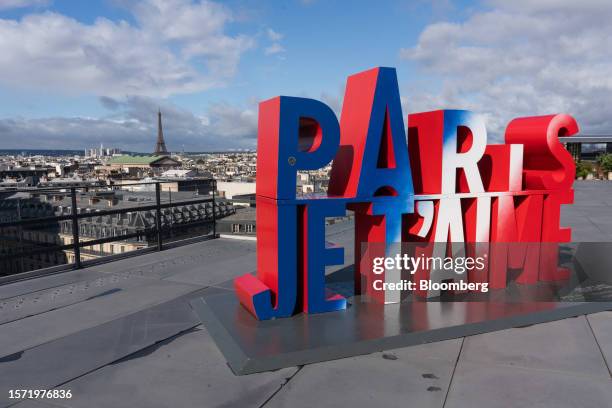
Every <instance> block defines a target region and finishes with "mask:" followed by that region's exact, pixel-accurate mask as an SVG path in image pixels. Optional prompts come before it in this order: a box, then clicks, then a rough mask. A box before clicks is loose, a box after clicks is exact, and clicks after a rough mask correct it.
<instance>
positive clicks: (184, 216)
mask: <svg viewBox="0 0 612 408" xmlns="http://www.w3.org/2000/svg"><path fill="white" fill-rule="evenodd" d="M215 191H216V181H215V180H214V179H200V180H197V181H195V182H194V180H189V182H188V183H187V182H180V181H156V182H147V183H131V184H122V185H110V186H95V187H92V186H70V187H59V188H31V189H16V190H10V191H6V190H5V191H0V283H2V281H7V280H14V279H15V278H19V277H21V276H24V273H26V275H28V274H32V272H36V271H38V273H36V274H41V273H45V272H46V271H48V272H55V271H58V270H65V269H68V268H74V269H78V268H82V267H83V266H86V265H89V264H93V263H97V262H105V261H108V260H112V259H116V258H118V257H123V256H129V255H135V254H140V253H142V252H144V251H152V250H157V251H161V250H163V249H164V248H165V247H167V246H169V245H172V246H174V245H180V244H181V243H188V242H193V241H197V240H202V239H211V238H216V237H217V232H216V221H217V219H218V218H222V217H224V216H226V215H230V214H232V213H233V212H234V209H233V207H232V206H231V204H230V203H229V202H227V201H225V200H219V199H217V198H216V197H215ZM7 277H8V278H7Z"/></svg>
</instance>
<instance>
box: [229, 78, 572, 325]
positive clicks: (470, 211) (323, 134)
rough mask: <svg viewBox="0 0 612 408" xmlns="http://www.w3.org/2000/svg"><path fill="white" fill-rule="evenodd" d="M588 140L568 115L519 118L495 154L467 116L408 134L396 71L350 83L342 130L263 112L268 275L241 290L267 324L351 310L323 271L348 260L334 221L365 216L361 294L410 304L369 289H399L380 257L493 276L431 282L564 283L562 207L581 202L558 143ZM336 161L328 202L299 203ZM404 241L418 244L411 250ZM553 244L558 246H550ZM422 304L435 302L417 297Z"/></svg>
mask: <svg viewBox="0 0 612 408" xmlns="http://www.w3.org/2000/svg"><path fill="white" fill-rule="evenodd" d="M577 131H578V125H577V123H576V121H575V120H574V119H573V118H572V117H571V116H569V115H550V116H536V117H528V118H518V119H514V120H512V121H511V122H510V123H509V124H508V126H507V128H506V132H505V143H504V144H497V145H495V144H491V145H488V144H487V133H486V129H485V125H484V121H483V119H482V118H481V117H480V116H478V115H476V114H474V113H472V112H469V111H462V110H438V111H433V112H422V113H415V114H410V115H408V131H407V132H406V130H405V127H404V121H403V117H402V108H401V104H400V96H399V90H398V85H397V77H396V73H395V70H394V69H392V68H375V69H372V70H369V71H365V72H362V73H359V74H356V75H353V76H351V77H349V78H348V81H347V85H346V93H345V95H344V103H343V107H342V114H341V117H340V122H338V119H337V118H336V115H335V114H334V112H332V110H331V109H330V108H329V107H328V106H327V105H325V104H324V103H322V102H319V101H316V100H312V99H304V98H294V97H286V96H279V97H276V98H273V99H270V100H267V101H264V102H262V103H261V104H260V106H259V127H258V149H257V197H256V205H257V274H256V276H254V275H251V274H247V275H244V276H241V277H239V278H237V279H236V280H235V282H234V286H235V289H236V293H237V296H238V298H239V300H240V302H241V303H242V305H243V306H244V307H245V308H246V309H248V310H249V311H250V312H251V313H252V314H253V315H254V316H255V317H256V318H257V319H260V320H265V319H271V318H279V317H288V316H292V315H293V314H295V313H299V312H305V313H321V312H329V311H335V310H342V309H345V308H346V307H347V303H346V299H345V298H344V297H342V296H340V295H338V294H334V293H331V292H330V291H329V290H326V288H325V267H326V266H327V265H341V264H343V262H344V251H343V248H338V247H329V246H328V245H326V242H325V218H326V217H337V216H343V215H345V213H346V211H347V210H351V211H353V212H354V215H355V217H354V218H355V294H356V295H362V296H365V297H368V298H370V299H371V300H373V301H378V302H381V303H390V302H399V301H401V300H402V295H401V291H395V290H394V291H381V290H375V288H374V287H373V285H372V282H373V281H374V280H375V279H382V280H383V281H384V282H387V283H392V282H401V280H402V276H401V274H400V273H399V272H398V270H397V269H386V270H385V271H384V272H383V273H381V274H373V265H372V263H373V259H374V258H376V257H381V256H384V257H393V256H395V254H401V253H402V251H405V250H411V251H412V252H413V254H412V256H421V255H423V254H425V255H426V256H434V257H436V256H437V257H440V256H442V257H444V256H445V255H446V253H447V252H451V253H452V254H453V255H459V256H471V257H476V256H482V257H484V258H486V259H487V261H486V267H485V268H482V269H475V268H474V269H471V270H468V273H464V274H457V273H455V272H452V271H451V272H449V271H445V270H440V269H431V270H427V269H425V268H421V269H419V270H418V271H417V272H416V273H415V274H414V276H413V278H414V279H416V280H418V281H420V280H423V279H427V280H430V281H431V282H442V281H445V282H447V281H449V280H452V281H454V282H460V281H462V282H469V283H483V282H487V283H488V285H489V288H491V289H498V288H504V287H505V285H506V281H507V269H508V268H512V269H522V272H521V274H520V275H519V276H518V278H517V279H516V281H517V282H518V283H521V284H535V283H536V282H538V281H539V280H558V279H564V278H566V277H567V275H566V274H565V272H567V271H563V270H561V269H559V268H558V267H557V257H558V245H557V244H556V243H558V242H566V241H569V240H570V230H569V229H568V228H560V226H559V216H560V206H561V204H570V203H572V201H573V190H572V183H573V180H574V174H575V168H574V162H573V160H572V157H571V155H570V154H569V153H568V152H567V151H566V150H565V149H564V148H563V146H562V145H561V143H560V142H559V136H566V135H567V136H569V135H572V134H574V133H576V132H577ZM330 161H333V164H332V170H331V175H330V181H329V188H328V192H327V194H326V195H307V196H297V195H296V175H297V172H298V170H313V169H318V168H321V167H323V166H325V165H327V164H328V163H329V162H330ZM404 243H410V244H409V245H408V249H406V248H404V247H405V245H404ZM547 243H551V244H547ZM416 294H417V295H418V296H424V297H431V296H438V295H439V294H440V293H439V291H436V290H421V291H419V290H417V291H416Z"/></svg>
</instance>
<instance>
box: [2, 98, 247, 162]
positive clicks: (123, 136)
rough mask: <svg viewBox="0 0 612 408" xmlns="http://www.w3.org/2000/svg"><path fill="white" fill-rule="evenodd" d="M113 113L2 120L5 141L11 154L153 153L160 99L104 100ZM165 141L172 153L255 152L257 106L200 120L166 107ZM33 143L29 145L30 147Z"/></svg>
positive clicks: (221, 110)
mask: <svg viewBox="0 0 612 408" xmlns="http://www.w3.org/2000/svg"><path fill="white" fill-rule="evenodd" d="M100 102H101V103H102V105H103V106H104V107H105V108H106V109H108V111H109V114H108V115H106V116H105V117H102V118H79V117H71V118H57V117H55V118H42V119H24V118H11V119H0V140H2V147H3V148H6V149H11V148H15V149H25V148H40V149H45V148H46V149H56V148H58V146H61V147H62V148H66V149H82V148H86V147H92V146H97V145H99V143H100V142H103V143H104V145H105V146H113V147H120V148H122V149H125V150H129V151H138V152H150V151H152V150H153V147H154V145H155V138H156V137H157V109H158V108H159V107H160V102H159V101H158V100H155V99H152V98H148V97H128V98H123V99H114V98H109V97H103V98H100ZM161 111H162V120H163V126H164V137H165V139H166V145H167V146H168V148H169V149H170V150H172V151H179V150H182V148H183V146H184V147H185V149H186V150H188V151H189V150H190V151H207V150H223V149H228V148H248V149H252V148H255V145H256V139H255V137H256V133H257V113H256V108H255V106H248V107H245V108H239V107H235V106H230V105H227V104H216V105H212V106H210V107H209V109H208V110H207V111H206V112H205V114H203V115H199V116H198V115H195V114H193V113H191V112H189V111H186V110H184V109H181V108H178V107H177V106H174V105H171V104H168V103H161ZM28 143H29V144H28Z"/></svg>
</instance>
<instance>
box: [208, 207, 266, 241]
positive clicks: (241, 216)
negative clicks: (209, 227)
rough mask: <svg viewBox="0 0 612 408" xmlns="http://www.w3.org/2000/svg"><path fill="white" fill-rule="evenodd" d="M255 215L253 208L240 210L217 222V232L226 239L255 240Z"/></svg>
mask: <svg viewBox="0 0 612 408" xmlns="http://www.w3.org/2000/svg"><path fill="white" fill-rule="evenodd" d="M255 214H256V210H255V208H253V207H246V208H238V209H236V211H235V213H234V214H232V215H229V216H227V217H225V218H223V219H220V220H219V221H217V232H218V233H219V234H221V237H224V238H242V239H255V236H256V232H257V230H256V226H255Z"/></svg>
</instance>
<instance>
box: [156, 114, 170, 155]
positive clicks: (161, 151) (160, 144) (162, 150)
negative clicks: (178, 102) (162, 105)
mask: <svg viewBox="0 0 612 408" xmlns="http://www.w3.org/2000/svg"><path fill="white" fill-rule="evenodd" d="M167 154H168V150H167V149H166V142H164V131H163V130H162V120H161V110H158V111H157V144H156V145H155V151H154V152H153V155H155V156H166V155H167Z"/></svg>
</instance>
